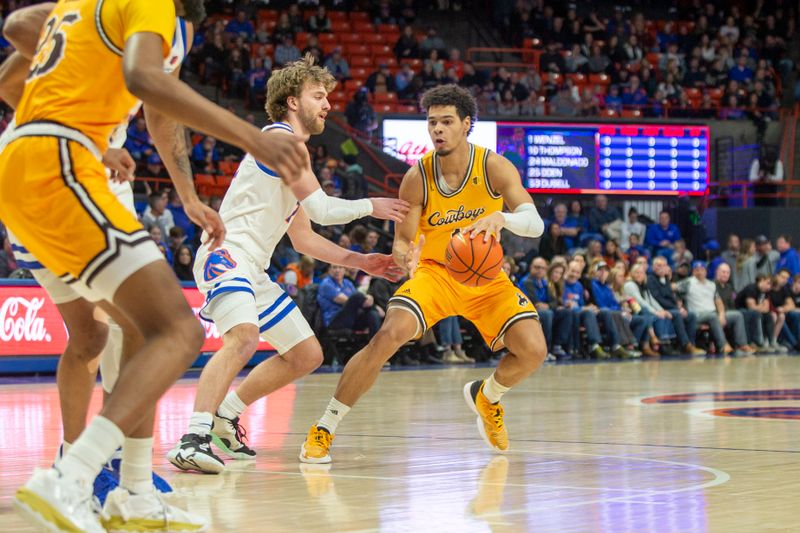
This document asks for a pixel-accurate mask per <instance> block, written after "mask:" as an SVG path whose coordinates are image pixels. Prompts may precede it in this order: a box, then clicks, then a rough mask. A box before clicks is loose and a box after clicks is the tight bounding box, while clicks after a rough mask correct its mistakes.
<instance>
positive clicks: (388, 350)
mask: <svg viewBox="0 0 800 533" xmlns="http://www.w3.org/2000/svg"><path fill="white" fill-rule="evenodd" d="M412 336H413V335H407V334H406V333H405V332H404V331H402V330H401V329H400V328H394V327H391V326H388V325H387V324H384V326H383V327H382V328H381V329H379V330H378V332H377V333H376V334H375V336H374V337H372V339H371V340H370V344H371V345H372V347H373V348H375V352H376V353H379V354H381V355H388V356H391V355H392V354H394V352H396V351H397V350H399V349H400V347H401V346H402V345H404V344H405V343H407V342H408V341H409V340H411V337H412Z"/></svg>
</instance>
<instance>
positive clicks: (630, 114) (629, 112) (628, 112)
mask: <svg viewBox="0 0 800 533" xmlns="http://www.w3.org/2000/svg"><path fill="white" fill-rule="evenodd" d="M606 111H613V109H611V110H606ZM608 116H614V115H608ZM641 116H642V111H641V109H623V110H622V117H623V118H639V117H641Z"/></svg>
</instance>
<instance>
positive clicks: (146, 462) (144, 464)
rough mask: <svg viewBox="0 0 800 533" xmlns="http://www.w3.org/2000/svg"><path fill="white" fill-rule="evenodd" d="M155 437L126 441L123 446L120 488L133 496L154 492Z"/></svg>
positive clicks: (128, 439)
mask: <svg viewBox="0 0 800 533" xmlns="http://www.w3.org/2000/svg"><path fill="white" fill-rule="evenodd" d="M152 474H153V437H149V438H146V439H131V438H127V439H125V442H124V443H123V444H122V466H121V469H120V475H119V484H120V486H121V487H122V488H123V489H125V490H127V491H128V492H130V493H131V494H144V493H148V492H153V491H154V490H155V487H154V486H153V477H152Z"/></svg>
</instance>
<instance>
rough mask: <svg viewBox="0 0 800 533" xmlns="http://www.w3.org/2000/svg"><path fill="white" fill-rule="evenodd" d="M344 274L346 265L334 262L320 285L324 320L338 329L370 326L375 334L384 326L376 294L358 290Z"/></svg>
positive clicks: (323, 321)
mask: <svg viewBox="0 0 800 533" xmlns="http://www.w3.org/2000/svg"><path fill="white" fill-rule="evenodd" d="M344 273H345V268H344V267H343V266H339V265H331V266H330V268H328V276H327V277H326V278H325V279H324V280H322V283H320V285H319V291H318V292H317V303H318V304H319V308H320V311H321V312H322V323H323V324H325V327H327V328H330V329H337V330H339V329H349V330H359V329H362V328H365V327H366V328H368V329H369V334H370V337H372V336H374V335H375V333H377V332H378V329H379V328H380V326H381V317H380V315H379V312H378V311H377V310H376V308H375V307H374V306H373V303H374V300H373V298H372V295H370V294H367V295H365V294H362V293H360V292H358V291H357V290H356V288H355V285H353V282H352V281H350V280H349V279H345V277H344Z"/></svg>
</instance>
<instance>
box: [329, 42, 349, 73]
mask: <svg viewBox="0 0 800 533" xmlns="http://www.w3.org/2000/svg"><path fill="white" fill-rule="evenodd" d="M324 66H325V68H326V69H328V71H329V72H330V73H331V74H332V75H333V77H334V78H336V81H344V80H349V79H350V65H348V64H347V60H346V59H345V58H344V57H343V56H342V47H341V46H337V47H336V48H334V49H333V53H332V54H331V55H330V57H328V59H326V60H325V65H324Z"/></svg>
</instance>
